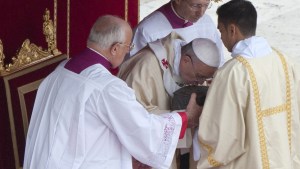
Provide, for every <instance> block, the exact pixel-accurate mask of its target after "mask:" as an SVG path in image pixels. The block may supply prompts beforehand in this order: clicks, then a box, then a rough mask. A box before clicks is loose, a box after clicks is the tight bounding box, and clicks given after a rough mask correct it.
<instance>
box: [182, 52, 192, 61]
mask: <svg viewBox="0 0 300 169" xmlns="http://www.w3.org/2000/svg"><path fill="white" fill-rule="evenodd" d="M181 59H182V61H183V62H184V63H188V62H191V61H192V60H191V58H190V57H189V56H188V55H185V54H184V55H182V56H181Z"/></svg>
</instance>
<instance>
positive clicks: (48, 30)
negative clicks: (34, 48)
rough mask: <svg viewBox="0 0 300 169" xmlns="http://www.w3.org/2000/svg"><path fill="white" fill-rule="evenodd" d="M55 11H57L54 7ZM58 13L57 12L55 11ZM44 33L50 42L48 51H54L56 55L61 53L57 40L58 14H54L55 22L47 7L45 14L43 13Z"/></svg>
mask: <svg viewBox="0 0 300 169" xmlns="http://www.w3.org/2000/svg"><path fill="white" fill-rule="evenodd" d="M54 11H56V10H55V9H54ZM54 13H56V12H54ZM43 18H44V23H43V33H44V35H45V38H46V42H47V43H48V52H49V53H53V54H54V56H57V55H60V54H61V52H60V51H58V49H57V40H56V14H55V15H54V23H53V22H52V20H51V19H50V11H49V10H48V9H47V8H46V10H45V14H44V15H43Z"/></svg>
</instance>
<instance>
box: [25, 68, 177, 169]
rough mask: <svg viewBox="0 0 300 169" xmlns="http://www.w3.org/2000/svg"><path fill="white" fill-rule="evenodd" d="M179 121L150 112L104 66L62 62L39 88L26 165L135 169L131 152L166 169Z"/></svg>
mask: <svg viewBox="0 0 300 169" xmlns="http://www.w3.org/2000/svg"><path fill="white" fill-rule="evenodd" d="M181 125H182V119H181V117H180V115H179V114H178V113H167V114H162V115H160V116H158V115H153V114H149V113H148V112H147V111H146V110H145V109H144V108H143V106H142V105H140V104H139V103H138V102H137V101H136V97H135V94H134V91H133V90H132V89H131V88H129V87H128V86H127V84H126V83H125V82H124V81H122V80H120V79H119V78H117V77H115V76H113V75H111V73H110V72H109V71H108V70H107V69H105V68H104V67H103V66H102V65H100V64H95V65H92V66H90V67H88V68H86V69H85V70H83V71H82V72H81V73H80V74H76V73H73V72H71V71H69V70H67V69H65V68H64V63H62V64H60V65H59V66H58V67H57V68H56V70H55V71H54V72H52V73H51V74H50V75H49V76H48V77H47V78H46V79H45V80H44V81H43V82H42V84H41V85H40V87H39V90H38V93H37V97H36V102H35V106H34V109H33V113H32V117H31V121H30V125H29V130H28V135H27V141H26V150H25V159H24V169H97V168H99V169H105V168H106V169H131V168H132V156H133V157H134V158H136V159H138V160H139V161H141V162H143V163H145V164H147V165H150V166H153V167H156V168H161V169H165V168H168V167H169V166H170V164H171V161H172V159H173V156H174V152H175V149H176V145H177V142H178V138H179V134H180V130H181Z"/></svg>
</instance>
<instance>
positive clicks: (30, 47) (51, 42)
mask: <svg viewBox="0 0 300 169" xmlns="http://www.w3.org/2000/svg"><path fill="white" fill-rule="evenodd" d="M55 8H57V6H56V5H55ZM54 11H57V9H54ZM56 15H57V13H55V17H54V18H55V22H56V17H57V16H56ZM43 19H44V22H43V34H44V35H45V38H46V42H47V43H48V50H47V51H45V50H43V49H42V47H39V46H37V45H35V44H33V43H30V40H29V39H26V40H25V41H24V42H23V44H22V46H21V48H20V49H19V50H18V52H17V55H16V56H13V57H12V63H9V64H7V65H5V66H4V53H3V44H2V41H1V40H0V76H2V75H5V74H8V73H11V72H13V71H18V70H20V69H22V68H25V67H28V66H30V65H32V64H35V62H39V60H44V59H45V58H47V59H48V58H49V57H50V56H51V57H53V56H57V55H60V54H61V52H60V51H59V50H58V49H57V46H56V24H53V22H52V20H51V19H50V11H49V10H48V9H46V10H45V14H44V15H43ZM52 54H53V55H52Z"/></svg>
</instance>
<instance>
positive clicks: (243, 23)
mask: <svg viewBox="0 0 300 169" xmlns="http://www.w3.org/2000/svg"><path fill="white" fill-rule="evenodd" d="M217 15H218V22H220V23H222V24H224V26H225V27H227V26H228V25H229V24H235V25H237V27H238V28H239V29H240V31H241V33H242V34H243V35H244V36H253V35H255V32H256V25H257V12H256V9H255V7H254V6H253V5H252V3H251V2H250V1H247V0H231V1H229V2H227V3H225V4H223V5H222V6H220V7H219V8H218V9H217Z"/></svg>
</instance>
